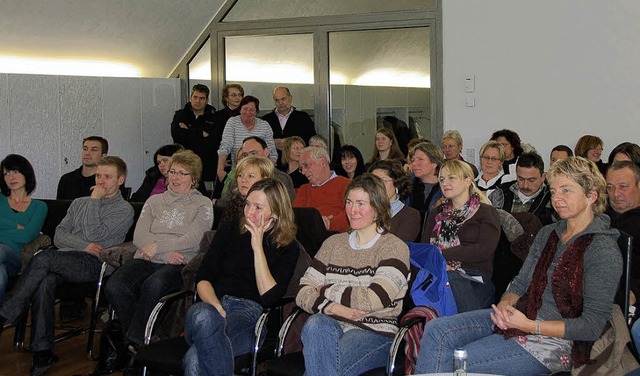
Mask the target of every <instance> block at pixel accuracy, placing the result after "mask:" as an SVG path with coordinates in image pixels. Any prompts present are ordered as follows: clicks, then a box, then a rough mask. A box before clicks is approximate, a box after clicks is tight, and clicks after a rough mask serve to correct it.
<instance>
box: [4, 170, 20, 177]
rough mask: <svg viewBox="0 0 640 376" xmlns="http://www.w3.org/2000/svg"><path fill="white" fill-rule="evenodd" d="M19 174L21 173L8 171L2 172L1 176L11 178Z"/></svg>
mask: <svg viewBox="0 0 640 376" xmlns="http://www.w3.org/2000/svg"><path fill="white" fill-rule="evenodd" d="M20 173H21V172H20V171H18V170H9V171H5V172H3V173H2V175H4V176H12V175H18V174H20Z"/></svg>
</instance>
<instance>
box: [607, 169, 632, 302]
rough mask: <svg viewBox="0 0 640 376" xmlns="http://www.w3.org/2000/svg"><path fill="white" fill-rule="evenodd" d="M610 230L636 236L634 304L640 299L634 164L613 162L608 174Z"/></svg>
mask: <svg viewBox="0 0 640 376" xmlns="http://www.w3.org/2000/svg"><path fill="white" fill-rule="evenodd" d="M607 194H608V195H609V206H608V207H607V211H606V214H607V215H608V216H609V217H610V218H611V227H613V228H616V229H618V230H621V231H624V232H626V233H627V234H629V235H631V236H633V238H634V240H633V251H632V256H631V266H632V268H631V304H632V305H633V306H636V307H637V306H638V301H637V299H638V297H639V296H640V295H639V294H640V226H639V225H638V224H639V223H640V168H638V165H636V164H635V163H633V162H631V161H618V162H614V163H613V164H612V165H611V166H609V169H608V170H607Z"/></svg>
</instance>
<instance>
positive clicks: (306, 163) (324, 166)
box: [293, 146, 350, 232]
mask: <svg viewBox="0 0 640 376" xmlns="http://www.w3.org/2000/svg"><path fill="white" fill-rule="evenodd" d="M300 169H301V170H302V174H304V176H306V177H307V179H309V183H308V184H303V185H302V186H301V187H300V188H298V191H297V192H296V199H295V200H293V207H298V208H316V209H318V211H319V212H320V215H322V220H323V221H324V225H325V227H326V228H327V229H328V230H331V231H338V232H344V231H347V229H348V228H349V222H348V220H347V215H346V212H345V209H344V194H345V191H346V189H347V185H349V182H350V180H349V179H347V178H345V177H343V176H338V175H336V173H335V172H334V171H332V170H331V169H330V167H329V154H327V151H326V150H324V149H322V148H316V147H313V146H309V147H306V148H304V149H303V150H302V154H301V155H300Z"/></svg>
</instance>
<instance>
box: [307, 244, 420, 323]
mask: <svg viewBox="0 0 640 376" xmlns="http://www.w3.org/2000/svg"><path fill="white" fill-rule="evenodd" d="M408 279H409V248H408V247H407V245H406V244H405V243H404V242H403V241H401V240H400V239H398V238H397V237H396V236H394V235H392V234H385V235H382V236H381V237H380V239H378V241H377V242H376V243H375V244H374V245H373V246H372V247H371V248H368V249H363V250H354V249H352V248H351V246H350V245H349V234H347V233H342V234H337V235H334V236H332V237H330V238H329V239H327V240H326V241H325V242H324V243H323V244H322V247H321V248H320V251H318V253H317V254H316V257H315V259H314V260H313V262H312V263H311V266H310V267H309V268H308V269H307V271H306V273H305V274H304V276H303V277H302V279H301V280H300V291H299V292H298V295H297V297H296V303H297V304H298V305H299V306H300V307H301V308H302V309H304V310H305V311H307V312H309V313H318V312H324V309H325V308H326V307H327V306H328V305H329V304H330V303H331V302H336V303H340V304H342V305H345V306H347V307H351V308H355V309H360V310H363V311H365V312H366V315H365V317H364V318H363V319H362V320H358V321H349V320H346V319H343V318H339V317H335V318H336V319H338V320H340V321H341V322H343V323H345V324H348V325H355V326H356V327H360V328H363V329H369V330H373V331H375V332H378V333H381V334H384V335H388V336H393V335H394V334H395V333H396V332H397V331H398V323H397V319H398V315H400V313H401V311H402V299H403V298H404V296H405V294H406V292H407V285H408Z"/></svg>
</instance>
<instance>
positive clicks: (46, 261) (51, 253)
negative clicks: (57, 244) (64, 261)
mask: <svg viewBox="0 0 640 376" xmlns="http://www.w3.org/2000/svg"><path fill="white" fill-rule="evenodd" d="M56 252H59V251H58V250H57V249H43V250H42V251H40V252H38V253H36V254H35V255H34V256H33V257H31V260H29V264H31V265H32V267H42V266H47V267H48V266H49V265H51V263H52V262H53V259H54V258H55V256H56Z"/></svg>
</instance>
